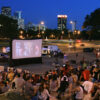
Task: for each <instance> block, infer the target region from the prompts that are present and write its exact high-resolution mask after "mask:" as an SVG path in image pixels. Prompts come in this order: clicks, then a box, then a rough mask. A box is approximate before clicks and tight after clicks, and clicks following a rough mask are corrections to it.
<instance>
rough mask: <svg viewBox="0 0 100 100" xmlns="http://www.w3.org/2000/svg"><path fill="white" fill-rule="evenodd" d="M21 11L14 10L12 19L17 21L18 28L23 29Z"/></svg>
mask: <svg viewBox="0 0 100 100" xmlns="http://www.w3.org/2000/svg"><path fill="white" fill-rule="evenodd" d="M21 14H22V12H21V11H16V12H15V13H14V17H13V18H14V19H16V20H17V21H18V29H20V28H21V29H24V19H23V18H22V15H21Z"/></svg>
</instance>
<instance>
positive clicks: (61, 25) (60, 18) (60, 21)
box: [57, 15, 67, 31]
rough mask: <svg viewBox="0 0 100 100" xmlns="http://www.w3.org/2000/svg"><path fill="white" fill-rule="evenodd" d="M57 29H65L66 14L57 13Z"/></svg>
mask: <svg viewBox="0 0 100 100" xmlns="http://www.w3.org/2000/svg"><path fill="white" fill-rule="evenodd" d="M57 18H58V30H61V31H62V30H64V29H66V23H67V15H58V16H57Z"/></svg>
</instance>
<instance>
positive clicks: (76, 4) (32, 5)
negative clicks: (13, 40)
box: [0, 0, 100, 29]
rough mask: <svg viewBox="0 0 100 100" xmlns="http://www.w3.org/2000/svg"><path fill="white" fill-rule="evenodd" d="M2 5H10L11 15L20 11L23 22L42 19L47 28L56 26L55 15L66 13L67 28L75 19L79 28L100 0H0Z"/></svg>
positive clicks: (99, 5) (99, 4) (99, 3)
mask: <svg viewBox="0 0 100 100" xmlns="http://www.w3.org/2000/svg"><path fill="white" fill-rule="evenodd" d="M2 6H10V7H11V8H12V15H13V13H14V12H15V11H22V16H23V18H24V19H25V23H27V22H33V23H34V24H39V23H40V21H44V22H45V24H46V26H47V27H48V28H57V15H58V14H66V15H67V16H68V19H67V20H68V21H67V25H68V28H69V29H71V24H70V21H71V20H72V21H74V20H76V21H77V24H76V28H77V29H81V26H82V24H83V22H84V19H85V16H86V15H87V14H90V13H91V12H93V11H94V10H95V9H97V8H100V0H0V8H1V7H2ZM0 10H1V9H0ZM0 12H1V11H0Z"/></svg>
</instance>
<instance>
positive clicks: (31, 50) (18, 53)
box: [12, 39, 42, 59]
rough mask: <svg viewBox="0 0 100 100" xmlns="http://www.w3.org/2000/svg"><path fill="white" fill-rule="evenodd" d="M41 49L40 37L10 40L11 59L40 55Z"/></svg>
mask: <svg viewBox="0 0 100 100" xmlns="http://www.w3.org/2000/svg"><path fill="white" fill-rule="evenodd" d="M41 50H42V39H38V40H13V41H12V59H23V58H36V57H41V52H42V51H41Z"/></svg>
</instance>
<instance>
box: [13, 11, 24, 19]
mask: <svg viewBox="0 0 100 100" xmlns="http://www.w3.org/2000/svg"><path fill="white" fill-rule="evenodd" d="M21 13H22V12H21V11H16V12H15V13H14V17H15V18H16V19H21V18H22V16H21Z"/></svg>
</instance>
